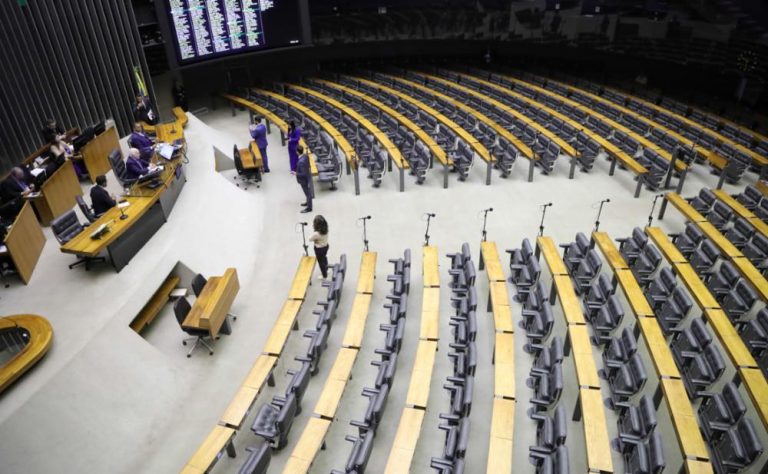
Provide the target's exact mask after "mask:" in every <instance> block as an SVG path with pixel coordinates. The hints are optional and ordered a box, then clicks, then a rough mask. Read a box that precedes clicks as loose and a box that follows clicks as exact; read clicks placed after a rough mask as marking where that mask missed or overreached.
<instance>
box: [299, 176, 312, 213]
mask: <svg viewBox="0 0 768 474" xmlns="http://www.w3.org/2000/svg"><path fill="white" fill-rule="evenodd" d="M299 184H300V185H301V190H302V191H304V198H305V199H306V202H307V209H309V210H310V211H311V210H312V188H311V187H310V183H306V182H303V181H300V182H299Z"/></svg>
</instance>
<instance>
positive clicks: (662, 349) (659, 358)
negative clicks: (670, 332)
mask: <svg viewBox="0 0 768 474" xmlns="http://www.w3.org/2000/svg"><path fill="white" fill-rule="evenodd" d="M637 325H638V327H639V328H640V332H641V333H642V335H643V339H645V344H646V345H647V346H648V353H649V354H650V356H651V361H652V362H653V366H654V367H655V368H656V374H657V375H658V376H659V377H667V378H674V379H679V378H680V371H679V370H678V369H677V364H675V359H674V358H673V357H672V352H671V351H670V350H669V344H668V343H667V340H666V338H665V337H664V333H663V332H661V326H659V323H658V322H657V321H656V318H651V317H644V316H639V317H638V318H637Z"/></svg>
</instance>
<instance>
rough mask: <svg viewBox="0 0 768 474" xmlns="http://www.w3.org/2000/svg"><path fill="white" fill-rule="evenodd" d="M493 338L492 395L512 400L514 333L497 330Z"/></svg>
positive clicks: (513, 394)
mask: <svg viewBox="0 0 768 474" xmlns="http://www.w3.org/2000/svg"><path fill="white" fill-rule="evenodd" d="M495 338H496V340H495V344H494V353H493V354H494V376H493V395H494V396H495V397H496V398H497V399H498V398H506V399H510V400H514V399H515V335H514V334H509V333H501V332H497V333H496V335H495ZM494 415H495V414H494ZM513 415H514V414H513Z"/></svg>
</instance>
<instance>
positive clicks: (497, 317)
mask: <svg viewBox="0 0 768 474" xmlns="http://www.w3.org/2000/svg"><path fill="white" fill-rule="evenodd" d="M491 310H492V312H493V327H494V330H495V331H496V332H506V333H510V334H511V333H514V332H515V323H514V322H513V321H512V308H510V307H509V306H508V305H501V304H495V305H493V306H492V308H491Z"/></svg>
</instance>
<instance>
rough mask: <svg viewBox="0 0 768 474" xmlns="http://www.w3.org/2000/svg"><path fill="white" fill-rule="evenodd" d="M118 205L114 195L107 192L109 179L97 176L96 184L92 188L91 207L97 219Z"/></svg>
mask: <svg viewBox="0 0 768 474" xmlns="http://www.w3.org/2000/svg"><path fill="white" fill-rule="evenodd" d="M116 204H117V198H115V195H114V194H110V192H109V191H107V177H106V176H104V175H103V174H102V175H99V176H96V184H94V185H93V187H92V188H91V207H92V208H93V213H94V214H95V215H96V217H99V216H101V215H102V214H104V213H105V212H107V211H108V210H110V209H111V208H113V207H115V205H116Z"/></svg>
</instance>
